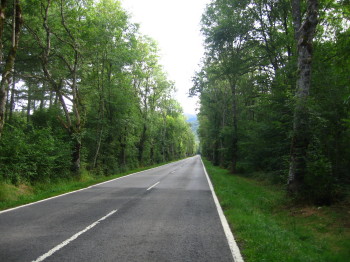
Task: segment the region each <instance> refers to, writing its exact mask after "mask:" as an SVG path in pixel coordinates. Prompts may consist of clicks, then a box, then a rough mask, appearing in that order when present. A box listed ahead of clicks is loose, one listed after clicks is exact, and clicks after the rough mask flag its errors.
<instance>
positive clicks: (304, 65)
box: [288, 0, 318, 194]
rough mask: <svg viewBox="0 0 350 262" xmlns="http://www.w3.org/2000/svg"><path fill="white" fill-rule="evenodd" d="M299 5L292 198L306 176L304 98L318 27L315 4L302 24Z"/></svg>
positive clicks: (296, 1)
mask: <svg viewBox="0 0 350 262" xmlns="http://www.w3.org/2000/svg"><path fill="white" fill-rule="evenodd" d="M300 4H301V1H300V0H293V1H292V12H293V23H294V29H295V39H296V41H297V48H298V52H297V55H298V77H297V84H296V87H297V88H296V94H295V100H296V101H295V110H294V120H293V136H292V145H291V160H290V167H289V175H288V190H289V192H290V193H292V194H298V193H300V191H301V190H302V189H303V183H304V181H303V180H304V177H305V174H306V156H307V149H308V145H309V143H310V123H309V109H308V97H309V93H310V87H311V63H312V50H313V47H312V42H313V39H314V36H315V31H316V26H317V23H318V1H317V0H308V1H307V12H306V15H305V18H304V19H303V20H302V14H301V7H300Z"/></svg>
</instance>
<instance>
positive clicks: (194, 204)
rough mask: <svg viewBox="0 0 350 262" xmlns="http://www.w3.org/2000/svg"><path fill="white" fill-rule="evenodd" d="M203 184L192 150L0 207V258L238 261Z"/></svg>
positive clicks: (18, 259) (239, 259)
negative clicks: (173, 159)
mask: <svg viewBox="0 0 350 262" xmlns="http://www.w3.org/2000/svg"><path fill="white" fill-rule="evenodd" d="M210 187H211V184H209V183H208V180H207V177H206V173H205V171H204V168H203V165H202V162H201V159H200V157H199V156H195V157H191V158H187V159H184V160H181V161H177V162H174V163H171V164H167V165H164V166H161V167H158V168H154V169H150V170H147V171H143V172H140V173H135V174H132V175H129V176H126V177H122V178H119V179H115V180H112V181H109V182H105V183H102V184H98V185H96V186H91V187H89V188H86V189H84V190H80V191H76V192H73V193H71V194H66V195H63V196H59V197H55V198H52V199H49V200H47V201H42V202H39V203H36V204H33V205H27V206H23V207H20V208H16V209H12V210H8V211H3V212H0V232H1V233H0V261H2V262H7V261H60V262H62V261H128V262H129V261H140V262H143V261H152V262H153V261H210V262H217V261H236V262H240V261H243V260H242V258H241V257H240V254H239V251H238V248H237V246H236V245H235V243H234V240H233V239H230V236H229V235H230V234H231V232H228V231H227V230H229V229H228V226H227V224H225V223H222V222H221V219H222V217H221V216H222V214H220V212H222V211H221V210H219V211H218V210H217V207H216V204H215V201H217V200H215V198H216V197H215V196H214V198H213V195H212V192H211V189H210ZM227 236H228V237H227ZM236 251H237V252H236Z"/></svg>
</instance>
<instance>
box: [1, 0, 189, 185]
mask: <svg viewBox="0 0 350 262" xmlns="http://www.w3.org/2000/svg"><path fill="white" fill-rule="evenodd" d="M0 14H1V15H0V19H1V20H0V53H1V60H0V63H1V73H2V76H1V93H0V98H1V99H0V122H1V123H0V135H1V138H0V182H1V181H5V182H9V183H15V184H16V183H21V182H35V181H51V180H53V179H57V178H58V179H59V178H65V177H72V176H74V175H79V172H80V171H81V170H82V169H88V170H91V171H93V172H95V173H97V174H110V173H114V172H118V171H123V170H126V169H128V168H134V167H137V166H141V165H142V166H144V165H150V164H153V163H159V162H164V161H169V160H173V159H178V158H181V157H185V156H188V155H192V154H193V151H194V136H193V133H192V132H191V129H190V126H189V125H188V124H187V123H186V120H185V118H184V116H183V114H182V109H181V107H180V105H179V104H178V102H176V101H175V100H174V99H173V96H172V94H173V92H174V83H172V82H171V81H169V80H168V79H167V76H166V74H165V73H164V71H163V69H162V67H161V66H160V65H159V63H158V54H157V52H158V50H157V46H156V44H155V43H154V41H153V40H152V39H150V38H148V37H146V36H144V35H142V34H141V33H140V32H139V30H138V25H137V24H133V23H131V22H130V20H129V15H128V14H127V13H126V11H124V10H123V9H122V7H121V4H120V2H119V1H115V0H99V1H94V0H57V1H56V0H55V1H53V0H52V1H51V0H13V1H12V0H7V1H6V0H1V9H0Z"/></svg>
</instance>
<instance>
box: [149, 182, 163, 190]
mask: <svg viewBox="0 0 350 262" xmlns="http://www.w3.org/2000/svg"><path fill="white" fill-rule="evenodd" d="M159 183H160V181H159V182H157V183H155V184H154V185H153V186H150V187H149V188H147V191H148V190H150V189H152V188H154V187H155V186H156V185H158V184H159Z"/></svg>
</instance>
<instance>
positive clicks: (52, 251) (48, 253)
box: [32, 210, 117, 262]
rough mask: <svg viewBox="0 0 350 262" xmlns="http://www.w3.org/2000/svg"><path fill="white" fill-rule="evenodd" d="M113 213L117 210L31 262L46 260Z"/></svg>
mask: <svg viewBox="0 0 350 262" xmlns="http://www.w3.org/2000/svg"><path fill="white" fill-rule="evenodd" d="M115 212H117V210H113V211H111V212H109V213H108V214H107V215H105V216H104V217H101V218H100V219H99V220H97V221H95V222H94V223H92V224H91V225H89V226H87V227H86V228H85V229H83V230H82V231H80V232H78V233H76V234H75V235H73V236H71V237H70V238H68V239H67V240H65V241H63V242H62V243H61V244H59V245H57V246H55V247H54V248H53V249H51V250H50V251H49V252H47V253H45V254H44V255H42V256H40V257H38V258H37V259H36V260H33V261H32V262H40V261H43V260H45V259H46V258H48V257H50V256H52V255H53V254H54V253H55V252H57V251H58V250H60V249H61V248H63V247H64V246H66V245H68V244H69V243H70V242H72V241H73V240H75V239H77V238H78V237H79V236H80V235H81V234H84V233H85V232H86V231H88V230H90V229H91V228H93V227H94V226H96V225H97V224H98V223H100V222H101V221H102V220H105V219H106V218H107V217H109V216H111V215H113V214H114V213H115Z"/></svg>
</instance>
